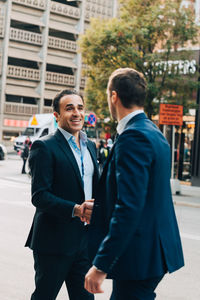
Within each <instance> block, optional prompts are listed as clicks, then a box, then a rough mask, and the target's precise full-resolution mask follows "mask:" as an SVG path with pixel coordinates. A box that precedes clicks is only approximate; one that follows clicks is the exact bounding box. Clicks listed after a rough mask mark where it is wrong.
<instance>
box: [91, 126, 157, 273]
mask: <svg viewBox="0 0 200 300" xmlns="http://www.w3.org/2000/svg"><path fill="white" fill-rule="evenodd" d="M114 159H115V177H116V187H115V188H117V199H116V202H115V206H114V210H113V213H112V217H111V220H110V224H109V231H108V234H107V236H106V237H105V239H104V240H103V241H102V243H101V245H100V247H99V250H98V252H97V255H96V257H95V258H94V261H93V264H94V265H95V266H96V267H97V268H98V269H100V270H103V271H104V272H106V273H109V272H110V271H111V270H112V268H113V266H114V265H115V263H116V262H117V260H118V258H119V257H120V256H121V255H122V254H123V253H124V251H125V250H126V248H127V247H128V246H129V243H130V241H131V240H132V238H133V235H134V233H135V231H136V229H137V226H138V223H139V220H140V217H141V215H142V212H143V208H144V205H145V201H147V199H146V195H147V189H148V183H149V172H150V168H151V164H152V162H153V150H152V146H151V144H150V142H149V141H148V140H147V139H146V138H145V137H144V136H143V135H142V134H141V133H140V132H138V131H133V130H127V131H125V132H124V133H123V134H122V135H120V136H119V138H118V141H117V143H116V145H115V149H114ZM109 188H111V187H109ZM108 201H109V199H108Z"/></svg>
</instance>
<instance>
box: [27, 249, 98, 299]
mask: <svg viewBox="0 0 200 300" xmlns="http://www.w3.org/2000/svg"><path fill="white" fill-rule="evenodd" d="M33 257H34V262H35V263H34V268H35V286H36V288H35V291H34V292H33V294H32V296H31V300H55V299H56V297H57V295H58V293H59V291H60V289H61V286H62V284H63V283H64V282H65V284H66V287H67V291H68V294H69V299H70V300H80V299H81V300H94V296H93V295H92V294H90V293H88V292H87V291H86V290H85V289H84V279H85V274H86V273H87V271H88V269H89V268H90V265H89V261H88V256H87V251H86V249H84V250H82V251H79V252H77V253H76V254H72V255H69V256H67V255H49V254H42V253H38V252H36V251H33Z"/></svg>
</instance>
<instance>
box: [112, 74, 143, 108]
mask: <svg viewBox="0 0 200 300" xmlns="http://www.w3.org/2000/svg"><path fill="white" fill-rule="evenodd" d="M112 91H115V92H116V93H117V95H118V97H119V98H120V100H121V103H122V105H123V106H124V107H126V108H131V107H132V106H133V105H137V106H139V107H143V106H144V101H145V97H146V81H145V78H144V76H143V74H142V73H140V72H138V71H136V70H134V69H131V68H120V69H117V70H115V71H114V72H113V73H112V74H111V76H110V78H109V81H108V93H109V95H110V96H111V94H112Z"/></svg>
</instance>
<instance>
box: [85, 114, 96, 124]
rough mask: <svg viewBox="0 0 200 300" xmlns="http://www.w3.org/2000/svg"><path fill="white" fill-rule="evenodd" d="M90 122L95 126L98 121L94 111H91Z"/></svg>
mask: <svg viewBox="0 0 200 300" xmlns="http://www.w3.org/2000/svg"><path fill="white" fill-rule="evenodd" d="M87 121H88V124H90V125H92V126H95V124H96V122H97V117H96V115H95V114H94V113H90V114H89V116H88V120H87Z"/></svg>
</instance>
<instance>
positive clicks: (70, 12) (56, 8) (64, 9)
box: [51, 1, 80, 19]
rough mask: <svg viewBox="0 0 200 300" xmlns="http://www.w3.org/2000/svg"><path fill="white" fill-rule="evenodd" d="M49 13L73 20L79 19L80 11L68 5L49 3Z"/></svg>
mask: <svg viewBox="0 0 200 300" xmlns="http://www.w3.org/2000/svg"><path fill="white" fill-rule="evenodd" d="M51 12H52V13H55V14H59V15H63V16H68V17H71V18H74V19H79V18H80V9H79V8H77V7H73V6H70V5H65V4H61V3H58V2H54V1H51Z"/></svg>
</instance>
